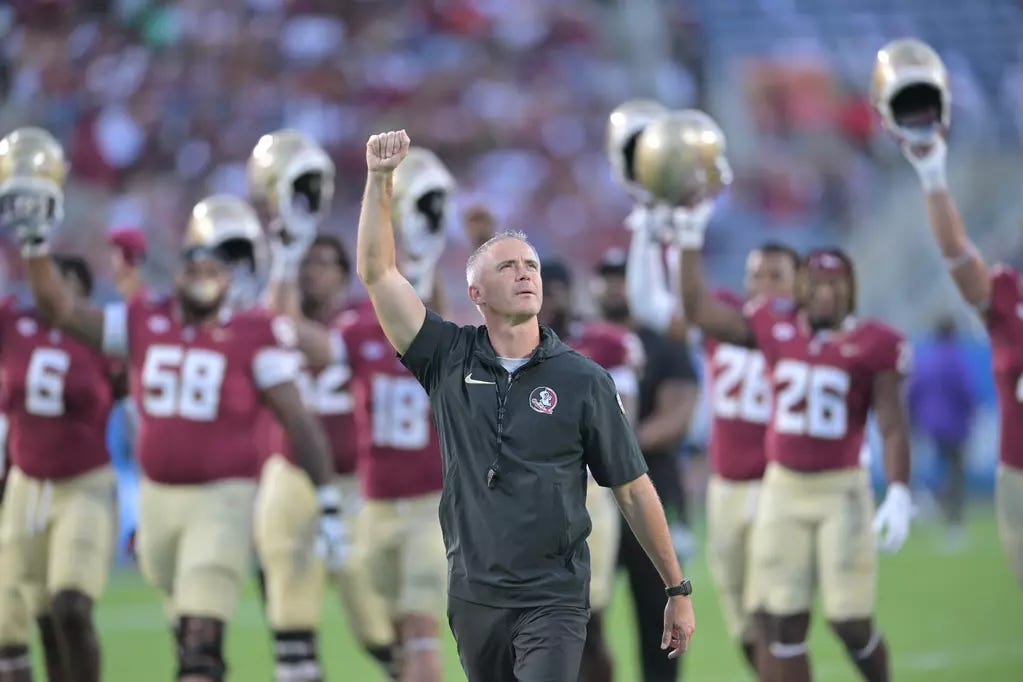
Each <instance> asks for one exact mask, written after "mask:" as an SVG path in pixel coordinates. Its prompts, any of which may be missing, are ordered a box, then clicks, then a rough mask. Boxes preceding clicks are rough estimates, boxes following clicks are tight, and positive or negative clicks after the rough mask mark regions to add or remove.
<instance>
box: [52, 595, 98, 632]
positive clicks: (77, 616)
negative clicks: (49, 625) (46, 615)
mask: <svg viewBox="0 0 1023 682" xmlns="http://www.w3.org/2000/svg"><path fill="white" fill-rule="evenodd" d="M50 617H51V618H52V619H53V623H54V625H56V626H57V627H58V628H61V629H78V628H88V627H91V626H92V598H91V597H89V595H87V594H85V593H83V592H79V591H78V590H61V591H60V592H58V593H57V594H55V595H53V598H52V599H51V600H50Z"/></svg>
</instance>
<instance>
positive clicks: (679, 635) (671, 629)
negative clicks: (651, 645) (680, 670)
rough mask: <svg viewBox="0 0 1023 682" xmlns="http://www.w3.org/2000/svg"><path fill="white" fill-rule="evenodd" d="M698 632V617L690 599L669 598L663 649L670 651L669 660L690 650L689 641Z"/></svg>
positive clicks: (665, 614) (665, 608)
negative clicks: (694, 612)
mask: <svg viewBox="0 0 1023 682" xmlns="http://www.w3.org/2000/svg"><path fill="white" fill-rule="evenodd" d="M694 632H696V616H695V615H694V614H693V602H692V600H691V599H690V598H689V597H682V596H679V597H668V605H667V606H665V607H664V634H663V635H661V649H670V650H669V651H668V658H678V657H679V656H681V655H682V653H683V652H684V651H685V650H686V649H688V648H689V640H690V639H692V637H693V633H694Z"/></svg>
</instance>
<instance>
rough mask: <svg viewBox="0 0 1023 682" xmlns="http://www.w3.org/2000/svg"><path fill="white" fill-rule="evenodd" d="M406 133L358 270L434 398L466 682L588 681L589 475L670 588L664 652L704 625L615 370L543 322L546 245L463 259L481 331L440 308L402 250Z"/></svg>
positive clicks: (509, 246)
mask: <svg viewBox="0 0 1023 682" xmlns="http://www.w3.org/2000/svg"><path fill="white" fill-rule="evenodd" d="M408 149H409V138H408V135H406V134H405V131H404V130H402V131H397V132H388V133H383V134H380V135H374V136H372V137H370V138H369V142H368V143H367V145H366V164H367V167H368V171H369V172H368V177H367V180H366V192H365V195H364V196H363V201H362V212H361V214H360V216H359V236H358V248H357V253H358V263H357V266H358V267H357V269H358V274H359V278H360V279H361V280H362V281H363V283H364V284H365V286H366V289H367V291H368V292H369V296H370V299H371V300H372V302H373V306H374V308H375V309H376V314H377V317H378V318H379V320H380V324H381V325H382V327H383V329H384V332H385V333H386V334H387V338H388V339H389V340H390V342H391V343H392V344H393V345H394V347H395V349H396V350H397V351H398V353H399V354H400V355H401V358H402V362H403V363H404V364H405V366H406V367H408V369H409V370H410V371H411V372H412V373H413V374H414V375H415V376H416V378H417V379H418V380H419V381H420V382H421V383H422V384H423V386H424V387H425V388H426V391H427V393H429V395H430V404H431V406H432V408H433V417H434V421H435V423H436V426H437V431H438V434H439V436H440V443H441V451H442V454H443V467H444V491H443V495H442V497H441V503H440V522H441V527H442V529H443V532H444V543H445V546H446V547H447V556H448V621H449V623H450V624H451V629H452V631H453V632H454V634H455V639H456V640H457V642H458V655H459V658H460V659H461V662H462V667H463V668H464V669H465V673H466V676H467V677H468V679H469V682H506V681H507V682H514V681H516V680H518V681H522V682H576V681H577V679H578V675H579V662H580V659H581V656H582V649H583V642H584V640H585V638H586V623H587V620H588V619H589V606H588V604H589V597H588V595H589V578H590V575H589V574H590V570H589V550H588V549H587V546H586V536H587V535H588V534H589V532H590V520H589V516H588V515H587V513H586V506H585V503H586V470H587V467H589V470H590V471H591V472H592V474H593V476H594V478H595V479H596V480H597V482H598V483H600V484H601V485H604V486H609V487H611V488H612V489H613V490H614V495H615V498H616V499H617V501H618V505H619V507H620V508H621V510H622V514H623V515H624V516H625V518H626V520H627V521H628V523H629V526H630V527H631V528H632V531H633V532H634V533H635V535H636V538H637V539H638V540H639V542H640V544H641V545H642V546H643V549H644V550H645V551H646V553H647V555H648V556H649V557H650V560H651V561H652V562H653V563H654V565H655V566H656V568H657V572H658V573H659V574H660V576H661V579H662V580H663V581H664V584H665V586H666V587H665V592H666V595H667V606H666V607H665V609H664V635H663V637H662V640H661V648H662V649H670V652H669V653H668V655H669V656H672V657H675V656H678V655H679V654H681V653H682V652H683V651H685V650H686V647H687V646H688V645H689V640H690V638H691V637H692V635H693V630H694V626H695V619H694V616H693V606H692V603H691V601H690V599H689V596H688V595H689V594H690V592H691V586H690V584H689V581H688V580H684V579H683V576H682V571H681V569H680V568H679V565H678V560H677V559H676V558H675V550H674V548H673V547H672V544H671V537H670V535H669V533H668V525H667V522H666V521H665V517H664V510H663V509H662V507H661V503H660V500H659V499H658V497H657V493H656V491H655V490H654V487H653V484H652V483H651V482H650V479H649V477H648V476H647V475H646V465H645V464H644V461H643V456H642V455H641V454H640V451H639V447H638V446H637V444H636V439H635V437H634V436H633V434H632V431H631V429H630V427H629V423H628V420H627V419H626V417H625V416H624V412H623V410H622V407H621V402H620V400H619V398H618V394H617V392H616V391H615V387H614V382H613V381H612V379H611V377H610V376H609V375H608V373H607V372H605V371H604V370H603V369H601V368H600V367H599V366H598V365H596V364H594V363H593V362H591V361H590V360H588V359H585V358H584V357H582V356H581V355H579V354H577V353H575V352H573V351H572V350H571V349H569V347H568V346H566V345H565V344H564V343H562V342H561V341H560V340H559V339H558V337H557V336H555V335H554V333H553V332H551V330H550V329H547V328H546V327H542V326H541V325H540V324H539V322H538V321H537V313H538V312H539V310H540V304H541V301H542V289H541V280H540V275H541V273H540V265H539V262H538V261H539V259H538V258H537V255H536V252H535V251H534V250H533V248H532V247H531V246H530V245H529V243H528V242H527V241H526V239H525V236H524V235H522V234H520V233H502V234H499V235H497V236H496V237H494V238H493V239H491V240H490V241H488V242H487V243H486V244H484V245H483V246H481V247H480V248H479V249H478V250H477V251H476V252H475V253H474V254H473V255H472V256H470V258H469V261H468V263H467V264H466V277H467V279H468V283H469V298H470V299H471V300H472V302H473V303H474V304H475V305H476V307H477V308H478V309H479V311H480V313H481V314H482V315H483V321H484V322H485V325H484V326H481V327H473V326H465V327H459V326H457V325H455V324H454V323H452V322H447V321H444V320H442V319H441V318H440V317H438V316H437V315H436V314H435V313H433V312H432V311H428V310H427V309H426V307H425V306H424V305H423V303H422V301H421V300H420V299H419V297H418V296H417V295H416V292H415V290H414V289H413V288H412V286H411V285H410V284H409V282H408V281H407V280H406V279H405V278H404V277H403V276H402V275H401V273H400V272H399V271H398V268H397V266H396V260H395V246H394V245H395V238H394V231H393V228H392V226H391V222H390V216H391V191H392V174H393V172H394V169H395V168H396V167H397V166H398V164H400V163H401V161H402V159H404V158H405V155H406V154H407V153H408Z"/></svg>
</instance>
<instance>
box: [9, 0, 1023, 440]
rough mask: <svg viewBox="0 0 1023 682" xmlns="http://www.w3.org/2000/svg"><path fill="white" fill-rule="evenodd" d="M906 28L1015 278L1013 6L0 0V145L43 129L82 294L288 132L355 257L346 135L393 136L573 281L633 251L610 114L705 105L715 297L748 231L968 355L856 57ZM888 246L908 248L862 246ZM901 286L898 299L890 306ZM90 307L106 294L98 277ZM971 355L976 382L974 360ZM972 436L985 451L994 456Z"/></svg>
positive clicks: (159, 272) (160, 278)
mask: <svg viewBox="0 0 1023 682" xmlns="http://www.w3.org/2000/svg"><path fill="white" fill-rule="evenodd" d="M901 33H916V34H919V35H922V36H923V37H925V38H927V39H928V40H929V41H931V42H932V43H933V44H935V46H936V47H937V48H938V49H939V50H940V51H941V52H942V54H943V55H944V56H945V59H946V62H947V64H948V67H949V70H950V76H951V80H952V91H953V92H954V93H955V96H954V98H953V107H954V114H953V117H954V119H955V120H956V126H955V129H954V131H953V134H954V136H955V140H956V145H955V148H956V150H957V152H956V153H958V154H962V155H969V156H970V157H972V159H973V160H974V162H973V163H972V164H959V165H960V167H966V168H977V167H981V168H984V169H985V170H986V172H985V173H983V174H980V173H969V174H966V175H963V176H961V177H956V176H955V175H953V177H952V182H953V185H954V186H955V187H956V189H957V192H958V194H959V196H960V197H961V204H962V208H963V211H964V213H965V215H966V221H967V224H969V225H971V226H975V229H976V230H979V231H980V233H979V234H977V235H976V237H977V239H978V243H979V244H980V245H981V247H982V248H983V249H984V250H985V251H986V252H988V253H991V254H998V255H999V256H1000V257H1001V259H1003V260H1006V261H1008V262H1010V263H1015V264H1016V265H1019V264H1020V263H1023V237H1021V235H1023V231H1021V230H1019V226H1020V225H1021V224H1023V196H1021V194H1020V193H1019V192H1018V177H1019V170H1020V169H1019V165H1020V164H1019V160H1018V158H1019V157H1018V150H1019V140H1020V138H1021V136H1023V116H1021V114H1020V112H1021V111H1023V106H1021V105H1023V48H1020V46H1019V43H1018V40H1015V39H1014V38H1013V36H1017V37H1018V36H1019V35H1021V34H1023V11H1021V10H1020V7H1019V5H1018V3H1016V2H1013V1H1011V0H1000V1H997V2H990V3H982V4H979V5H976V6H971V7H970V9H969V11H966V10H961V9H959V8H958V6H957V5H956V4H955V3H937V4H935V3H923V2H918V1H916V0H914V1H912V2H906V3H899V6H898V7H897V8H895V7H889V6H888V5H887V4H885V3H878V2H869V1H867V0H863V1H862V2H855V3H838V2H825V3H813V2H807V1H806V0H802V1H801V0H790V1H788V2H767V1H766V0H722V1H721V2H712V1H711V0H693V1H692V2H662V1H660V0H637V1H635V2H629V3H624V2H621V3H615V2H610V1H606V2H578V3H561V2H556V1H555V0H529V1H522V2H515V3H502V2H494V1H488V0H423V1H421V2H413V3H406V2H396V1H392V0H383V1H376V2H345V3H336V2H330V1H329V0H296V1H293V2H289V1H287V0H225V1H224V2H220V3H217V7H216V8H215V9H212V10H211V9H209V6H208V5H207V3H203V2H200V1H198V0H178V1H165V2H160V1H154V0H83V1H81V2H70V1H68V0H15V1H14V2H13V3H10V4H7V5H6V6H4V7H0V37H2V41H0V45H2V47H0V93H2V97H3V99H2V105H0V129H2V130H10V129H13V128H14V127H16V126H18V125H24V124H26V123H32V124H36V125H41V126H44V127H46V128H47V129H49V130H51V131H53V132H54V133H55V134H56V135H57V136H58V138H59V139H60V140H61V141H62V142H63V143H64V144H65V146H66V148H67V149H68V150H69V156H70V160H71V165H72V182H71V184H70V186H69V188H68V206H69V210H70V211H71V214H72V215H73V222H72V223H71V224H69V225H68V226H67V227H66V228H65V229H64V230H63V231H62V235H61V240H62V241H61V244H62V245H63V246H64V247H66V248H67V249H68V250H71V251H75V252H79V253H84V254H86V255H87V256H89V258H90V261H91V262H92V263H93V265H94V267H97V268H98V270H99V272H100V274H101V275H103V274H109V273H106V272H105V269H106V268H107V265H108V264H107V258H106V257H105V251H104V249H105V243H106V234H107V233H108V232H109V231H111V230H116V229H119V228H121V227H126V226H141V227H142V228H143V229H144V230H145V231H146V233H147V236H148V239H149V243H150V245H151V246H150V250H149V253H150V257H149V259H148V262H147V263H146V268H147V278H148V279H149V280H150V281H152V282H155V283H157V284H159V283H164V284H166V283H167V282H168V278H169V272H170V265H171V263H172V261H173V256H174V254H175V253H176V251H177V245H178V244H179V243H180V235H181V233H182V231H183V229H184V225H185V223H186V219H187V215H188V210H189V207H190V206H192V205H193V203H194V202H195V201H196V200H198V199H199V198H200V197H202V196H205V195H207V194H209V193H212V192H219V191H224V192H231V193H237V194H242V195H244V194H245V172H244V161H245V158H246V155H247V153H248V151H249V150H250V149H251V147H252V145H253V143H254V141H255V140H256V139H257V138H258V137H259V135H260V134H261V133H262V132H264V131H266V130H270V129H274V128H278V127H285V126H286V127H294V128H298V129H300V130H303V131H305V132H307V133H309V134H310V135H312V136H313V137H314V138H316V139H317V140H318V141H320V142H321V144H323V145H324V146H325V147H326V148H327V149H328V150H329V151H330V153H331V154H332V156H333V158H334V161H335V163H336V164H337V167H338V175H339V182H338V196H337V198H336V200H335V202H334V215H333V217H332V219H331V220H330V221H329V222H328V229H329V230H330V231H333V232H336V233H338V234H339V235H341V236H342V237H343V238H344V239H345V240H346V241H347V242H349V243H351V242H352V241H353V238H354V229H355V223H356V216H357V210H358V200H359V192H360V188H361V186H362V178H363V173H364V171H363V167H364V165H363V159H362V157H363V144H362V143H363V140H364V138H365V135H366V133H367V131H369V130H370V129H383V128H387V127H389V126H392V125H400V126H404V127H406V128H407V129H408V130H409V133H410V134H411V135H412V137H413V138H414V139H416V140H417V141H418V142H419V143H421V144H423V145H425V146H428V147H430V148H432V149H435V150H436V151H437V152H438V154H439V155H440V157H441V158H442V159H444V161H445V163H447V164H448V166H449V167H450V168H451V169H452V170H453V172H454V174H455V176H456V178H457V179H458V182H459V183H460V192H459V200H460V201H461V202H463V204H468V203H472V202H484V203H485V204H486V205H488V206H489V207H490V208H491V210H492V211H493V212H494V213H495V214H496V215H497V216H498V217H499V219H500V220H501V222H502V223H504V224H506V225H508V226H512V227H517V228H522V229H525V230H526V231H527V232H528V233H529V234H530V236H531V238H532V239H533V240H534V241H535V243H536V244H537V245H538V248H539V249H540V252H541V253H542V254H560V255H563V256H567V260H568V262H569V264H570V265H571V266H572V267H573V268H575V269H576V270H578V271H580V272H581V273H582V272H589V270H590V269H591V268H592V267H593V265H594V264H596V263H597V262H598V261H599V260H600V258H601V256H602V255H603V254H604V253H605V252H606V250H607V249H608V248H609V247H613V246H615V245H623V244H624V243H625V242H626V241H627V233H625V231H624V230H622V229H621V221H622V219H623V218H624V216H625V214H626V212H627V210H628V200H627V198H626V197H625V196H624V194H623V193H621V192H620V191H618V190H617V188H616V187H615V186H614V185H613V182H612V179H611V173H610V170H609V168H608V166H607V163H606V161H605V159H604V155H603V151H602V144H603V142H602V136H603V130H604V125H605V121H606V116H607V113H608V112H609V111H610V110H611V109H612V108H613V106H614V105H615V104H616V103H617V102H620V101H621V100H623V99H625V98H628V97H633V96H638V95H646V96H652V97H655V98H656V99H658V100H660V101H662V102H664V103H666V104H667V105H669V106H672V107H685V106H697V107H700V108H703V109H706V110H708V111H710V112H711V113H712V114H714V115H715V116H716V117H717V118H718V120H719V121H721V122H722V125H723V126H724V128H725V129H726V131H727V132H728V136H729V144H730V151H729V155H730V157H731V158H732V161H733V166H734V168H735V170H736V182H735V183H734V184H733V186H732V188H731V190H730V192H729V193H728V195H727V196H726V197H725V198H724V199H723V201H724V206H721V207H720V208H719V210H718V211H717V214H716V217H715V221H714V224H713V226H712V230H711V233H710V236H709V240H708V242H709V243H708V248H707V253H708V257H709V267H710V271H711V274H712V276H713V277H714V278H715V279H717V280H719V281H721V282H723V283H733V282H735V281H737V279H738V277H739V275H740V273H741V268H742V261H743V258H744V255H745V253H746V251H747V250H748V249H749V248H751V247H752V246H753V245H755V244H756V243H757V242H759V241H760V240H761V239H762V237H763V234H764V232H763V230H764V229H765V228H768V229H771V230H773V231H774V235H775V236H777V237H778V238H780V239H783V240H785V241H787V242H789V243H791V244H792V245H793V246H795V247H797V248H807V247H810V246H816V245H821V244H828V243H835V242H838V243H842V244H843V245H844V246H845V247H846V248H848V249H850V250H851V251H852V253H853V254H854V255H855V256H857V257H858V258H861V259H862V258H866V259H867V261H866V262H867V263H868V265H867V268H866V269H867V273H868V276H866V277H864V278H863V281H862V282H861V285H860V288H861V292H860V294H861V300H862V302H863V306H864V308H865V309H867V310H870V311H871V312H872V313H876V314H879V315H881V317H882V318H883V319H889V320H891V321H892V322H897V323H898V325H899V326H900V328H902V329H904V330H905V331H907V332H911V333H917V334H920V333H922V332H924V331H926V330H927V329H929V328H931V326H932V325H933V324H934V322H935V320H936V319H938V318H939V317H942V316H946V315H949V314H951V315H952V316H953V317H956V318H957V319H958V320H959V322H960V324H961V326H966V327H967V328H968V329H969V330H972V331H973V332H974V333H975V335H977V336H979V335H980V334H979V332H980V329H979V327H978V326H977V325H976V323H975V322H973V321H972V318H971V316H970V314H969V312H968V311H966V310H965V309H964V308H963V307H962V306H959V304H958V302H957V298H956V297H955V296H954V292H953V291H952V290H951V285H950V284H949V283H948V282H947V281H946V278H944V277H940V276H938V275H939V274H940V269H941V263H940V259H937V258H919V257H917V255H918V254H919V253H920V252H921V250H923V251H924V252H926V251H927V250H928V249H932V248H933V247H931V246H930V244H929V242H928V240H927V238H926V231H925V230H924V229H923V226H922V225H921V224H920V216H921V215H922V214H921V212H920V210H919V209H920V206H919V205H917V204H915V203H913V202H906V201H905V199H904V197H905V196H915V194H913V193H912V192H913V189H912V187H911V184H910V183H912V182H913V179H912V178H911V177H910V173H909V171H908V170H907V169H906V168H905V164H904V162H902V159H901V158H898V151H897V149H896V146H895V145H892V144H890V143H887V142H888V141H887V140H884V139H883V135H884V133H883V132H882V131H881V130H880V127H879V125H878V124H877V122H876V120H875V118H874V116H873V113H872V111H871V109H870V105H869V102H868V101H867V96H866V90H867V83H868V78H869V69H870V64H871V61H870V55H872V54H873V51H874V50H876V48H877V47H878V46H879V45H880V44H881V43H883V42H884V40H886V39H887V38H889V37H891V36H892V35H896V34H901ZM979 36H983V38H984V39H983V40H978V39H977V38H978V37H979ZM906 188H909V189H906ZM450 222H451V224H450V225H449V226H448V227H449V229H450V230H451V232H452V237H453V239H452V240H451V242H452V247H451V248H449V249H448V253H447V254H446V257H445V262H444V266H443V267H442V270H443V271H444V272H446V273H447V276H448V277H449V279H450V282H449V285H450V286H451V287H452V291H455V292H457V291H460V290H461V288H462V287H463V286H464V285H463V284H462V281H461V275H460V272H461V265H462V263H464V258H465V255H466V253H467V252H468V249H469V244H468V242H467V240H465V239H464V238H461V236H460V235H461V229H460V226H459V225H458V224H457V223H458V222H459V221H458V218H457V216H456V219H455V220H453V221H450ZM892 233H899V234H901V235H903V238H902V239H899V240H891V239H890V238H884V239H881V238H876V237H877V236H878V235H884V236H885V237H888V236H889V235H890V234H892ZM16 260H17V259H14V261H16ZM10 262H12V260H11V259H8V263H7V264H4V267H5V268H10V267H14V266H12V265H10V264H9V263H10ZM10 275H11V278H10V279H11V280H14V279H16V275H17V273H10ZM925 281H926V282H937V284H934V285H929V286H926V287H923V286H921V285H920V283H921V282H925ZM896 289H898V290H900V291H906V292H909V293H908V294H907V295H904V296H900V297H892V296H890V295H888V292H890V291H892V290H896ZM580 290H581V291H582V292H583V293H585V288H580ZM98 295H99V296H100V298H106V297H112V296H113V295H114V292H113V288H112V286H111V283H110V280H109V277H101V279H100V282H99V286H98ZM450 298H451V302H452V304H453V305H454V307H455V309H454V311H453V312H454V313H455V316H456V317H461V318H462V319H465V320H473V319H474V318H475V311H473V310H472V309H471V308H470V307H469V306H468V302H467V301H466V300H465V299H464V297H461V296H457V295H455V296H451V297H450ZM580 303H581V305H582V306H583V307H585V306H587V305H588V304H589V301H588V300H584V301H581V302H580ZM971 325H972V326H971ZM972 350H973V351H974V352H973V356H975V357H974V362H973V364H972V366H973V367H974V368H975V369H977V370H980V371H978V372H977V373H976V374H977V375H978V376H986V375H985V374H984V373H983V371H982V370H983V367H984V364H985V362H986V357H985V356H984V351H983V350H982V349H981V348H979V347H978V348H974V349H972ZM981 381H982V382H983V381H984V380H981ZM978 392H979V393H980V394H981V395H980V399H981V402H982V403H983V402H984V401H985V400H988V399H990V397H991V395H990V390H989V387H985V386H984V385H983V384H982V385H981V386H980V388H979V389H978ZM984 419H985V417H984V416H983V414H982V415H981V421H984ZM992 437H993V436H992ZM982 442H983V443H985V445H984V446H983V447H984V449H985V450H986V449H989V446H990V442H991V437H983V438H982Z"/></svg>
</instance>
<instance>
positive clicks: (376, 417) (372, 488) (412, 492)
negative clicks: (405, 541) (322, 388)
mask: <svg viewBox="0 0 1023 682" xmlns="http://www.w3.org/2000/svg"><path fill="white" fill-rule="evenodd" d="M341 338H342V339H343V341H344V354H345V356H346V358H347V361H348V365H349V367H351V370H352V379H351V386H352V397H353V398H354V404H355V425H356V429H357V430H358V432H359V446H360V447H359V461H358V472H359V481H360V483H361V485H362V491H363V494H364V495H365V496H366V497H367V498H369V499H377V500H380V499H399V498H403V497H414V496H417V495H425V494H427V493H431V492H435V491H437V490H440V489H441V459H440V443H439V441H438V439H437V431H436V429H435V428H434V425H433V414H432V412H431V410H430V398H429V396H427V394H426V391H425V390H424V389H423V387H422V386H421V385H420V383H419V381H418V380H416V378H415V377H414V376H412V373H411V372H409V371H408V370H407V369H406V368H405V367H404V365H402V364H401V361H400V360H399V359H398V357H397V355H395V353H394V349H393V348H392V347H391V344H390V342H388V340H387V337H386V336H385V335H384V330H383V329H382V328H381V327H380V323H379V322H378V321H377V318H376V314H375V313H374V312H373V309H372V308H369V307H367V306H360V307H357V308H355V309H353V310H351V311H350V312H349V313H348V314H346V315H345V316H344V320H343V323H342V326H341Z"/></svg>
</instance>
